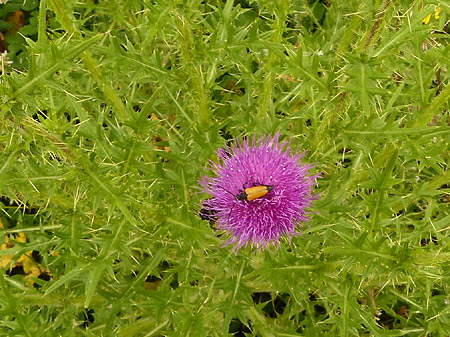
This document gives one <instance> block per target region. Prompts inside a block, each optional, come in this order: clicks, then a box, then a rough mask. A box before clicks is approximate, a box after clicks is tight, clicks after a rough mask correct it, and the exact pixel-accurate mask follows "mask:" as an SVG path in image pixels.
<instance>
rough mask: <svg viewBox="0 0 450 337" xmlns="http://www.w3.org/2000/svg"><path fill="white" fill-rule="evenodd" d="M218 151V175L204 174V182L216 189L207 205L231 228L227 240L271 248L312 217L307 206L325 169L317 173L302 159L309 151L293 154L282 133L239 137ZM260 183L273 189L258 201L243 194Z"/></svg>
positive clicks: (211, 190)
mask: <svg viewBox="0 0 450 337" xmlns="http://www.w3.org/2000/svg"><path fill="white" fill-rule="evenodd" d="M218 156H219V163H214V162H211V164H212V171H213V172H214V173H215V174H216V176H215V177H214V178H211V177H208V176H205V177H203V178H202V179H201V180H200V185H201V186H202V187H203V191H204V192H206V193H209V194H211V195H212V198H210V199H207V200H205V201H204V202H203V208H204V209H205V210H209V211H213V212H214V215H215V217H217V229H218V230H224V231H227V232H229V233H230V234H231V238H230V239H229V240H228V241H227V242H226V244H232V245H234V248H235V250H236V251H237V250H239V249H240V248H241V247H243V246H246V245H252V246H256V247H263V248H266V247H267V246H268V245H269V244H270V243H272V244H274V245H278V243H279V239H280V236H282V235H286V236H287V237H288V238H289V239H291V238H292V236H293V235H298V234H299V233H298V232H297V231H296V228H297V227H299V228H300V229H302V223H305V222H307V221H308V217H307V210H306V209H307V208H308V207H309V206H310V204H311V202H312V200H314V199H315V196H314V195H313V194H312V189H313V187H314V186H315V185H316V182H315V179H316V178H317V177H319V175H320V174H315V175H312V174H311V172H310V170H311V168H312V167H311V165H309V164H304V163H303V162H302V160H303V156H304V153H295V154H294V155H291V149H290V146H289V144H287V143H286V142H282V143H280V142H279V134H278V133H277V134H275V136H274V137H273V138H272V137H265V138H264V137H261V138H259V139H253V141H252V142H251V143H250V142H249V140H248V139H247V138H246V139H244V140H243V142H242V143H239V142H235V143H234V144H233V145H232V146H231V147H228V148H226V149H220V150H219V151H218ZM260 185H266V186H273V189H272V190H270V189H268V190H270V191H269V192H268V193H267V194H266V195H265V196H263V197H260V198H257V199H255V200H252V201H247V200H239V199H238V198H237V195H239V194H240V193H242V192H243V191H244V190H245V188H249V187H253V186H260ZM300 233H301V232H300Z"/></svg>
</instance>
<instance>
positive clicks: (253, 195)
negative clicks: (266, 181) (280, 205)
mask: <svg viewBox="0 0 450 337" xmlns="http://www.w3.org/2000/svg"><path fill="white" fill-rule="evenodd" d="M272 190H273V186H272V185H259V186H253V187H247V188H246V189H244V191H242V192H240V193H239V194H238V195H236V199H237V200H247V201H253V200H255V199H258V198H262V197H263V196H265V195H266V194H267V193H269V192H270V191H272Z"/></svg>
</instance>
